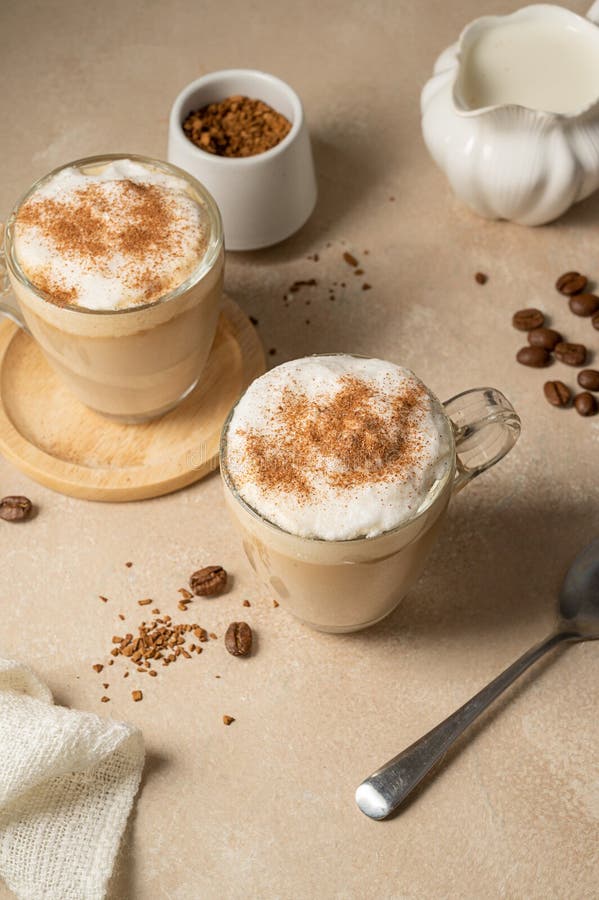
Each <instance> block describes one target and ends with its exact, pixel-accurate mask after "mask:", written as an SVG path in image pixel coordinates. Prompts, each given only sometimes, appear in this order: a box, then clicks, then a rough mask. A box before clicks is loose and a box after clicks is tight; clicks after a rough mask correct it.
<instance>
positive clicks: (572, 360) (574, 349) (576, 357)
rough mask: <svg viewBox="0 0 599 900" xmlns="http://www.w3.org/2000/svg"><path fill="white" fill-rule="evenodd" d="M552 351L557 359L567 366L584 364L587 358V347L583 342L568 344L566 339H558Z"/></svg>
mask: <svg viewBox="0 0 599 900" xmlns="http://www.w3.org/2000/svg"><path fill="white" fill-rule="evenodd" d="M553 352H554V353H555V355H556V357H557V359H559V361H560V362H563V363H566V365H567V366H584V362H585V359H586V358H587V348H586V347H585V346H584V344H570V343H569V342H568V341H560V343H559V344H556V345H555V347H554V349H553Z"/></svg>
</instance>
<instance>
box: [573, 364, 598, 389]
mask: <svg viewBox="0 0 599 900" xmlns="http://www.w3.org/2000/svg"><path fill="white" fill-rule="evenodd" d="M576 380H577V382H578V384H579V385H580V386H581V387H582V388H584V389H585V390H586V391H599V372H598V371H597V369H583V370H582V372H579V373H578V378H577V379H576Z"/></svg>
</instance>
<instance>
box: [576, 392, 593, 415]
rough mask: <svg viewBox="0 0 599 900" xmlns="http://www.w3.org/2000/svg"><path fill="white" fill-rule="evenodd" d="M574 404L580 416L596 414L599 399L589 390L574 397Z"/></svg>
mask: <svg viewBox="0 0 599 900" xmlns="http://www.w3.org/2000/svg"><path fill="white" fill-rule="evenodd" d="M574 406H575V407H576V412H577V413H578V414H579V415H580V416H594V415H595V413H596V412H597V401H596V400H595V398H594V397H593V395H592V394H589V392H588V391H584V393H582V394H577V395H576V397H574Z"/></svg>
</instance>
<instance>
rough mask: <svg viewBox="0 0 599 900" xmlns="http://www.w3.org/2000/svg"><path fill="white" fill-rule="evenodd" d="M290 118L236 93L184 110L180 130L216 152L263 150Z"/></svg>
mask: <svg viewBox="0 0 599 900" xmlns="http://www.w3.org/2000/svg"><path fill="white" fill-rule="evenodd" d="M290 130H291V122H290V121H289V119H287V118H286V117H285V116H284V115H283V114H282V113H280V112H277V111H276V110H275V109H273V108H272V106H269V105H268V104H267V103H264V102H263V101H262V100H255V99H253V98H251V97H244V96H242V95H240V94H238V95H236V96H233V97H226V98H225V99H224V100H220V101H219V102H217V103H209V104H207V105H206V106H203V107H202V108H201V109H197V110H194V111H192V112H190V113H188V115H187V118H186V119H185V121H184V122H183V131H184V132H185V134H186V136H187V137H188V138H189V140H190V141H191V142H192V143H193V144H195V145H196V147H199V148H200V150H205V151H206V153H214V154H216V155H217V156H230V157H244V156H255V155H256V154H258V153H265V152H266V151H267V150H271V149H272V148H273V147H276V146H277V144H278V143H280V141H282V140H283V138H284V137H286V136H287V135H288V134H289V131H290Z"/></svg>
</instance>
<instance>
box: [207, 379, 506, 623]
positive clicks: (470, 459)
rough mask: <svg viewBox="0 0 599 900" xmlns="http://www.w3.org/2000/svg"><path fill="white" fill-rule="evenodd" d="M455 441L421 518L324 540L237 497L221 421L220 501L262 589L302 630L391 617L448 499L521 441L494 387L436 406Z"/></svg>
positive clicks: (421, 560)
mask: <svg viewBox="0 0 599 900" xmlns="http://www.w3.org/2000/svg"><path fill="white" fill-rule="evenodd" d="M441 406H442V408H443V409H444V411H445V414H446V416H447V419H448V420H449V424H450V428H449V431H450V435H451V436H452V446H451V450H450V453H451V457H452V458H451V465H450V466H449V467H448V471H447V473H446V475H445V476H444V478H443V479H441V480H440V481H437V483H436V484H435V485H433V487H432V488H431V490H430V492H429V495H428V497H427V498H426V501H425V503H424V504H423V506H421V507H420V509H419V511H418V513H417V514H416V515H414V516H413V517H412V518H411V519H408V520H407V521H405V522H403V523H402V524H401V525H399V526H398V527H397V528H394V529H392V530H390V531H387V532H384V533H383V534H380V535H377V536H376V537H371V538H354V539H352V540H343V541H327V540H321V539H316V538H305V537H298V536H297V535H294V534H290V533H289V532H286V531H284V530H283V529H282V528H279V526H277V525H275V524H273V523H272V522H270V521H268V520H267V519H265V518H264V517H263V516H261V515H260V514H259V513H257V512H256V511H255V510H254V509H252V507H250V506H249V505H248V504H247V503H246V502H245V501H244V500H243V499H242V498H241V496H240V495H239V493H238V492H237V490H236V489H235V486H234V484H233V481H232V479H231V476H230V473H229V470H228V467H227V432H228V427H229V423H230V421H231V418H232V416H233V414H234V411H235V407H234V408H233V410H232V411H231V412H230V414H229V417H228V419H227V421H226V422H225V425H224V428H223V433H222V438H221V448H220V466H221V474H222V480H223V485H224V492H225V500H226V504H227V506H228V508H229V511H230V513H231V515H232V517H233V520H234V522H235V523H236V524H237V526H238V528H239V529H240V531H241V534H242V538H243V547H244V550H245V552H246V555H247V557H248V559H249V561H250V564H251V566H252V568H253V569H254V571H255V572H256V573H257V575H258V577H259V578H260V580H261V581H262V582H263V584H264V586H265V588H266V589H267V590H268V591H269V592H272V593H274V594H275V595H276V598H277V600H279V601H280V603H281V605H282V606H283V607H285V608H287V609H288V610H289V611H290V612H291V613H293V615H294V616H295V617H296V618H298V619H300V620H301V621H302V622H304V623H305V624H306V625H309V626H311V627H312V628H316V629H317V630H319V631H328V632H339V633H343V632H348V631H357V630H359V629H361V628H367V627H368V626H370V625H374V624H375V622H378V621H380V620H381V619H383V618H385V616H388V615H389V613H391V612H392V611H393V610H394V609H395V608H396V606H397V605H398V604H399V602H400V600H401V599H402V598H403V597H404V595H405V594H406V593H407V592H408V591H409V589H410V588H411V587H412V585H413V584H414V582H415V581H416V579H417V578H418V577H419V576H420V574H421V573H422V570H423V568H424V565H425V562H426V559H427V556H428V554H429V552H430V549H431V547H432V545H433V543H434V541H435V539H436V537H437V534H438V532H439V530H440V527H441V523H442V520H443V518H444V515H445V511H446V509H447V505H448V503H449V500H450V499H451V497H452V496H453V495H454V494H456V493H457V492H458V491H460V490H462V488H463V487H465V485H467V484H468V482H470V481H471V480H472V479H473V478H475V477H476V476H477V475H480V474H481V472H484V471H486V469H489V468H490V467H491V466H493V465H495V463H497V462H499V460H500V459H502V458H503V457H504V456H505V455H506V453H508V452H509V451H510V450H511V448H512V447H513V446H514V444H515V443H516V441H517V440H518V436H519V434H520V419H519V418H518V415H517V414H516V412H515V410H514V409H513V407H512V405H511V404H510V403H509V401H508V400H507V399H506V398H505V397H504V396H503V394H501V393H500V392H499V391H498V390H495V389H494V388H477V389H474V390H469V391H464V392H463V393H461V394H458V395H457V396H456V397H453V398H452V399H451V400H448V401H447V402H446V403H444V404H441Z"/></svg>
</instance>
